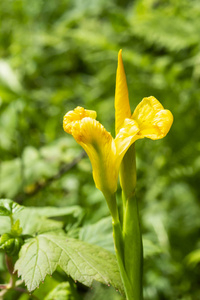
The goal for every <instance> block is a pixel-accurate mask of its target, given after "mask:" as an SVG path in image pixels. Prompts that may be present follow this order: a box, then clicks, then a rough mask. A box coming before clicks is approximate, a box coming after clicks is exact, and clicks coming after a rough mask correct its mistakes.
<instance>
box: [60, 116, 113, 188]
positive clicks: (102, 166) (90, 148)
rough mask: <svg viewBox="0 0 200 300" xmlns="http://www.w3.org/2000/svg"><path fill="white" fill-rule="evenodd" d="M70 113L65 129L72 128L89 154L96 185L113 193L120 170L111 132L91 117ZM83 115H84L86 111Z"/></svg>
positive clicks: (71, 130)
mask: <svg viewBox="0 0 200 300" xmlns="http://www.w3.org/2000/svg"><path fill="white" fill-rule="evenodd" d="M68 114H69V115H68ZM68 114H66V115H65V118H64V120H65V123H64V129H65V128H67V130H68V128H70V133H71V134H72V136H73V137H74V139H75V140H76V141H77V142H78V143H79V144H80V145H81V146H82V147H83V149H84V150H85V151H86V153H87V154H88V156H89V159H90V161H91V164H92V169H93V177H94V181H95V184H96V187H97V188H98V189H99V190H101V191H102V192H103V193H104V194H107V193H111V194H113V193H114V192H115V191H116V189H117V178H118V170H117V168H116V166H115V165H116V164H115V162H116V147H115V143H114V140H113V138H112V136H111V134H110V133H109V132H107V131H106V129H105V128H104V127H103V125H101V124H100V123H99V122H98V121H96V120H95V119H92V118H91V117H83V118H82V119H81V117H80V116H76V114H74V115H73V113H72V112H69V113H68ZM86 114H88V113H86ZM89 114H90V113H89ZM82 115H83V116H84V115H85V113H83V114H82ZM71 116H74V117H75V119H73V118H72V117H71Z"/></svg>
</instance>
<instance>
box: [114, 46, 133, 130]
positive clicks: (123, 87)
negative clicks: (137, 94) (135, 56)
mask: <svg viewBox="0 0 200 300" xmlns="http://www.w3.org/2000/svg"><path fill="white" fill-rule="evenodd" d="M130 117H131V109H130V104H129V97H128V87H127V82H126V75H125V71H124V66H123V61H122V50H120V51H119V54H118V67H117V75H116V88H115V131H116V134H117V133H118V132H119V130H120V128H121V127H122V125H123V123H124V120H125V119H126V118H130Z"/></svg>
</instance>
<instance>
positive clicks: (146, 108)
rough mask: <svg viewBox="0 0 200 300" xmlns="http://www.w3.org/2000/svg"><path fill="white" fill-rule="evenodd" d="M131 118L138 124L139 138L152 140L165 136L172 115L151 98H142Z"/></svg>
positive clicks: (171, 120) (170, 123)
mask: <svg viewBox="0 0 200 300" xmlns="http://www.w3.org/2000/svg"><path fill="white" fill-rule="evenodd" d="M131 118H132V119H133V120H135V121H136V122H137V123H138V127H139V128H140V131H139V133H138V135H139V136H140V138H142V137H147V138H150V139H152V140H157V139H161V138H163V137H164V136H166V134H167V133H168V131H169V129H170V127H171V125H172V123H173V116H172V113H171V112H170V111H169V110H165V109H164V108H163V106H162V105H161V103H160V102H159V101H158V100H157V99H156V98H154V97H153V96H151V97H147V98H144V99H143V100H142V101H141V102H140V103H139V104H138V106H137V107H136V109H135V111H134V113H133V115H132V117H131Z"/></svg>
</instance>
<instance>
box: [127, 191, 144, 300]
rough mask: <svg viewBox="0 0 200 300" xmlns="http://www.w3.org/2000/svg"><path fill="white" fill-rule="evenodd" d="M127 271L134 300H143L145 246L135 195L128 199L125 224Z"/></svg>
mask: <svg viewBox="0 0 200 300" xmlns="http://www.w3.org/2000/svg"><path fill="white" fill-rule="evenodd" d="M123 241H124V263H125V270H126V273H127V276H128V279H129V281H130V284H131V286H132V298H131V299H132V300H142V299H143V295H142V273H143V246H142V236H141V229H140V221H139V212H138V203H137V199H136V197H135V195H133V196H131V197H130V198H128V199H126V208H125V214H124V223H123Z"/></svg>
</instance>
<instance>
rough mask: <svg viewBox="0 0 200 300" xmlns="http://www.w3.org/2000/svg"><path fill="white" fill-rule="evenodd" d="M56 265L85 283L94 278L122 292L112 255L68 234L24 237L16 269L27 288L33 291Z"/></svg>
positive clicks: (89, 284) (89, 283)
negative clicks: (25, 240) (24, 240)
mask: <svg viewBox="0 0 200 300" xmlns="http://www.w3.org/2000/svg"><path fill="white" fill-rule="evenodd" d="M57 266H60V267H61V268H62V269H63V270H64V271H65V272H66V274H67V275H69V276H71V277H72V279H74V280H75V281H76V280H77V281H79V282H81V283H82V284H84V285H86V286H91V285H92V282H93V280H96V281H99V282H102V283H104V284H107V285H109V284H111V285H113V286H114V287H115V288H116V289H118V290H120V291H123V286H122V282H121V279H120V274H119V269H118V265H117V261H116V258H115V255H114V254H112V253H110V252H109V251H107V250H105V249H103V248H101V247H98V246H95V245H90V244H87V243H85V242H83V241H79V240H75V239H72V238H68V237H67V236H58V235H52V234H41V235H39V236H37V237H35V238H32V239H29V240H27V242H26V243H25V244H24V245H23V246H22V248H21V251H20V254H19V259H18V261H17V262H16V264H15V270H18V275H19V276H21V277H22V280H24V281H25V284H26V285H27V288H28V290H29V291H33V290H34V289H35V288H36V287H38V286H39V284H40V282H41V281H43V280H44V278H45V276H46V275H47V274H52V273H53V272H54V271H55V270H56V268H57Z"/></svg>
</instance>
